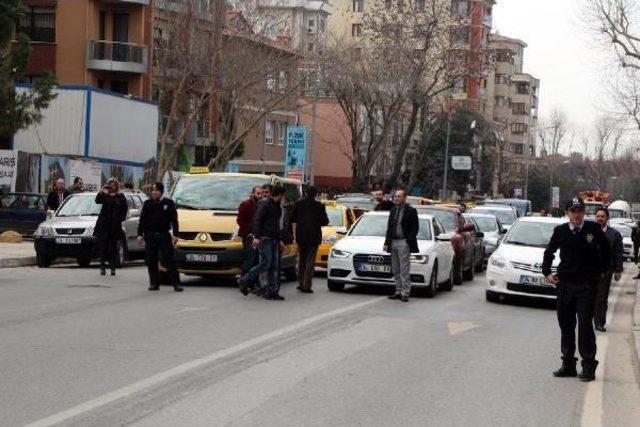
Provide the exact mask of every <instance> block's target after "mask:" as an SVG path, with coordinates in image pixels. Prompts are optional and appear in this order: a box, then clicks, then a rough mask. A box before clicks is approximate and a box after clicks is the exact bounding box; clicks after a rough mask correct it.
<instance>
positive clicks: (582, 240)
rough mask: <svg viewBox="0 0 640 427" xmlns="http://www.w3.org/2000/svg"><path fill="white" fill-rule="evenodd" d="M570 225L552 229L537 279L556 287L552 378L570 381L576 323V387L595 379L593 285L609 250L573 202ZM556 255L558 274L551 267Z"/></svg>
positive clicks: (582, 208) (573, 373) (580, 203)
mask: <svg viewBox="0 0 640 427" xmlns="http://www.w3.org/2000/svg"><path fill="white" fill-rule="evenodd" d="M566 212H567V216H568V217H569V220H570V222H569V223H566V224H562V225H559V226H557V227H556V228H555V229H554V231H553V235H552V236H551V240H550V241H549V245H548V246H547V249H546V250H545V251H544V260H543V263H542V273H543V274H544V275H545V276H546V277H547V280H548V281H549V282H550V283H551V284H554V285H556V287H557V300H558V301H557V312H558V323H559V325H560V332H561V336H562V338H561V344H560V350H561V352H562V367H561V368H560V369H559V370H557V371H555V372H554V373H553V375H554V376H556V377H575V376H576V375H577V372H576V361H577V359H576V358H575V351H576V317H577V324H578V349H579V351H580V356H581V357H582V373H581V374H580V376H579V378H580V380H581V381H593V380H594V379H595V377H596V375H595V372H596V367H597V366H598V361H597V360H596V336H595V333H594V331H593V307H594V301H595V295H596V289H597V286H598V282H599V281H600V280H601V278H602V276H603V275H604V274H605V273H606V272H607V270H608V269H609V263H610V261H611V249H610V246H609V241H608V240H607V237H606V236H605V234H604V233H603V232H602V228H601V227H600V225H599V224H597V223H595V222H591V221H585V220H584V215H585V206H584V202H583V201H582V199H580V198H578V197H575V198H573V199H571V200H569V201H568V202H567V205H566ZM558 249H560V264H559V265H558V272H557V274H553V273H552V270H551V266H552V263H553V259H554V258H555V253H556V251H557V250H558Z"/></svg>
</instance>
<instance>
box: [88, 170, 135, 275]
mask: <svg viewBox="0 0 640 427" xmlns="http://www.w3.org/2000/svg"><path fill="white" fill-rule="evenodd" d="M96 203H97V204H99V205H102V208H101V209H100V214H99V215H98V221H97V222H96V228H95V229H94V231H93V235H94V236H95V237H96V238H97V239H98V244H99V247H100V274H101V275H102V276H104V275H105V274H107V272H106V265H105V264H106V261H107V260H109V266H110V267H111V275H112V276H115V275H116V265H117V264H118V241H119V240H123V239H124V233H123V232H122V222H123V221H124V220H125V219H126V217H127V199H126V197H125V196H124V194H122V193H121V192H120V191H119V185H118V181H117V180H116V179H115V178H109V180H108V181H107V185H105V186H104V187H103V188H102V190H100V191H99V192H98V195H97V196H96Z"/></svg>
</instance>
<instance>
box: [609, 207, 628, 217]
mask: <svg viewBox="0 0 640 427" xmlns="http://www.w3.org/2000/svg"><path fill="white" fill-rule="evenodd" d="M609 217H611V218H624V211H623V210H621V209H609Z"/></svg>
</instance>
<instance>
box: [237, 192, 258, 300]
mask: <svg viewBox="0 0 640 427" xmlns="http://www.w3.org/2000/svg"><path fill="white" fill-rule="evenodd" d="M261 199H262V187H261V186H256V187H254V188H253V190H251V195H250V196H249V198H248V199H247V200H245V201H243V202H242V203H240V206H238V216H237V217H236V223H237V224H238V237H240V238H241V239H242V274H243V275H244V274H247V272H248V271H249V270H251V269H252V268H253V267H254V266H255V265H256V264H257V263H258V251H256V249H255V248H254V247H253V230H252V228H253V216H254V215H255V212H256V208H257V207H258V202H259V201H260V200H261ZM248 285H252V286H253V285H254V284H253V283H250V284H248ZM240 292H242V294H243V295H247V294H248V293H249V289H248V286H244V287H243V286H240Z"/></svg>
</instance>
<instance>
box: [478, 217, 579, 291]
mask: <svg viewBox="0 0 640 427" xmlns="http://www.w3.org/2000/svg"><path fill="white" fill-rule="evenodd" d="M565 222H567V220H566V219H562V218H542V217H524V218H520V219H519V220H518V221H516V222H515V223H514V224H513V225H512V226H511V228H510V229H509V232H508V233H507V234H506V235H505V236H504V238H503V239H502V242H501V243H500V246H498V249H497V250H496V251H495V252H494V253H493V255H491V257H490V258H489V264H488V266H487V277H486V280H487V291H486V296H487V301H497V300H499V299H504V298H505V297H506V296H516V295H517V296H524V297H531V298H543V299H555V298H556V287H555V286H553V285H551V284H549V283H548V281H547V279H546V277H544V276H543V275H542V260H543V257H544V251H545V249H546V247H547V245H548V244H549V240H550V239H551V236H552V235H553V229H554V228H555V227H556V226H558V225H560V224H563V223H565ZM559 263H560V257H559V254H558V253H556V257H555V259H554V261H553V267H552V270H553V271H554V272H555V271H556V269H557V267H558V264H559Z"/></svg>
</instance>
